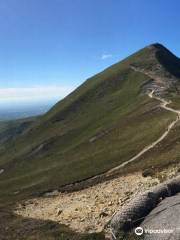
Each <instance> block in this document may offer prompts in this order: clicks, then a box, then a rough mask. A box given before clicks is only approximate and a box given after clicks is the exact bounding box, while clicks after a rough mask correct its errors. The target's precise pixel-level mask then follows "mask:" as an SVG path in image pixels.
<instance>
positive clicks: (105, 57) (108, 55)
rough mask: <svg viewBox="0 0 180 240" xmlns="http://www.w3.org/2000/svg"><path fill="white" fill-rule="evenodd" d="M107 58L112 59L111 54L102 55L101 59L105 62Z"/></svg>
mask: <svg viewBox="0 0 180 240" xmlns="http://www.w3.org/2000/svg"><path fill="white" fill-rule="evenodd" d="M107 58H112V54H102V56H101V59H102V60H105V59H107Z"/></svg>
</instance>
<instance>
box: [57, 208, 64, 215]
mask: <svg viewBox="0 0 180 240" xmlns="http://www.w3.org/2000/svg"><path fill="white" fill-rule="evenodd" d="M62 212H63V210H62V209H61V208H58V209H57V215H58V216H59V215H60V214H61V213H62Z"/></svg>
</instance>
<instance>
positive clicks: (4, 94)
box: [0, 86, 74, 101]
mask: <svg viewBox="0 0 180 240" xmlns="http://www.w3.org/2000/svg"><path fill="white" fill-rule="evenodd" d="M73 89H74V87H69V86H62V87H61V86H35V87H22V88H21V87H19V88H0V101H11V100H12V101H13V100H18V101H33V100H41V99H42V100H43V99H52V98H59V99H61V98H63V97H65V96H66V95H67V94H69V93H70V92H71V91H72V90H73Z"/></svg>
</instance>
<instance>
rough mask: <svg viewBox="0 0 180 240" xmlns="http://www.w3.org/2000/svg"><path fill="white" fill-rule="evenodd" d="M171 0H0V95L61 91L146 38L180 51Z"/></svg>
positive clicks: (34, 97)
mask: <svg viewBox="0 0 180 240" xmlns="http://www.w3.org/2000/svg"><path fill="white" fill-rule="evenodd" d="M179 12H180V1H179V0H151V1H148V0H1V1H0V103H3V104H4V103H6V102H14V101H16V102H19V103H21V102H24V101H40V100H41V101H43V100H44V99H46V100H48V99H51V100H52V99H56V100H57V99H59V98H62V97H64V96H65V95H66V94H68V93H69V92H70V91H72V90H73V89H74V88H75V87H76V86H78V85H79V84H81V83H82V82H83V81H84V80H85V79H86V78H88V77H90V76H92V75H93V74H95V73H97V72H99V71H101V70H103V69H104V68H106V67H107V66H109V65H111V64H113V63H115V62H117V61H119V60H121V59H123V58H124V57H126V56H128V55H129V54H131V53H133V52H134V51H136V50H138V49H140V48H142V47H144V46H145V45H148V44H150V43H153V42H160V43H162V44H164V45H166V46H167V47H168V48H169V49H171V50H172V51H173V52H174V53H176V55H179V56H180V44H179V43H180V31H179V23H180V14H179Z"/></svg>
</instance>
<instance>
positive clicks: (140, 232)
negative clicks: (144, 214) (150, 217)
mask: <svg viewBox="0 0 180 240" xmlns="http://www.w3.org/2000/svg"><path fill="white" fill-rule="evenodd" d="M143 232H144V231H143V228H142V227H137V228H136V229H135V234H136V235H138V236H141V235H143Z"/></svg>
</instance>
